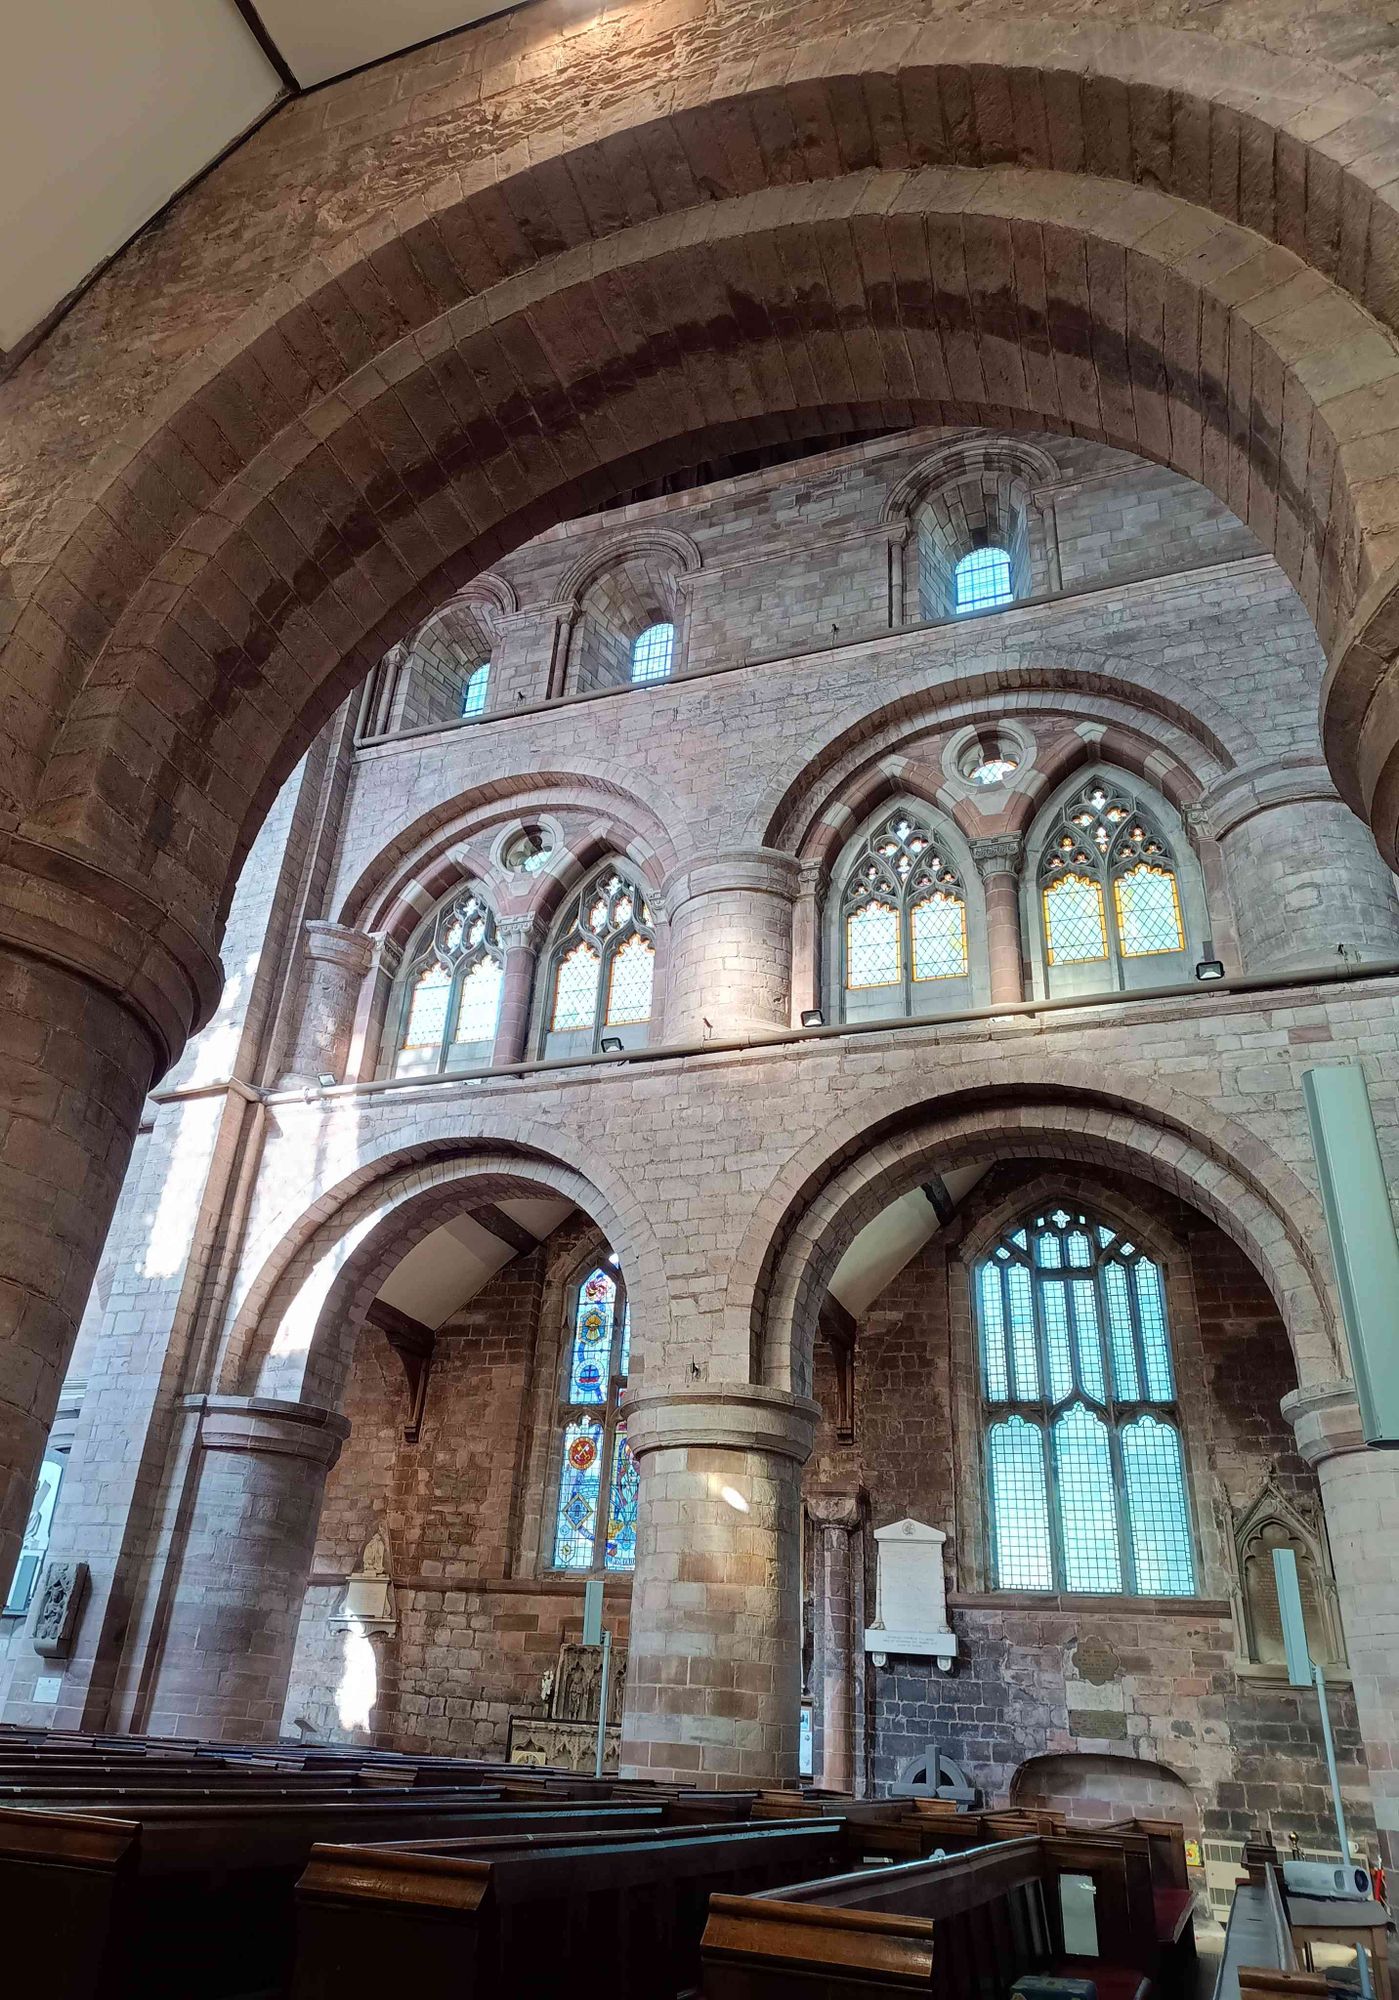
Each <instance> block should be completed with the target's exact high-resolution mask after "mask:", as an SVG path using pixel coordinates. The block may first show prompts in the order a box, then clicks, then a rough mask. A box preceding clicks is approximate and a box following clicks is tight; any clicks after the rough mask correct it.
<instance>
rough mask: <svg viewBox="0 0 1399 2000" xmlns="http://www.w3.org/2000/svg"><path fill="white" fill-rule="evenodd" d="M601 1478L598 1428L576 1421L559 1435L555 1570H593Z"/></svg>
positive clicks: (589, 1421) (600, 1432) (598, 1424)
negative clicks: (559, 1463)
mask: <svg viewBox="0 0 1399 2000" xmlns="http://www.w3.org/2000/svg"><path fill="white" fill-rule="evenodd" d="M601 1475H602V1425H601V1424H600V1423H595V1422H593V1421H592V1420H591V1419H590V1418H588V1417H580V1418H579V1419H578V1421H577V1422H576V1423H571V1424H569V1425H568V1426H567V1428H566V1429H565V1431H564V1434H563V1465H562V1466H561V1468H560V1471H559V1509H558V1514H557V1516H556V1517H555V1525H554V1564H555V1567H556V1568H558V1569H591V1568H592V1566H593V1541H594V1538H595V1536H596V1534H597V1503H598V1486H599V1482H600V1479H601Z"/></svg>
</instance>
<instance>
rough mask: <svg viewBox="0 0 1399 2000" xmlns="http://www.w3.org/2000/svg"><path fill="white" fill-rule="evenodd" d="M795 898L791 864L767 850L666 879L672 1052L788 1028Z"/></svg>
mask: <svg viewBox="0 0 1399 2000" xmlns="http://www.w3.org/2000/svg"><path fill="white" fill-rule="evenodd" d="M797 891H798V868H797V864H796V862H795V861H794V860H793V859H792V857H791V855H790V854H780V853H778V852H777V851H776V850H774V849H772V848H765V847H758V848H751V849H749V850H747V851H745V852H739V853H734V854H722V855H714V856H710V857H706V858H705V859H703V860H699V861H692V862H688V863H687V864H686V865H685V866H684V867H683V868H678V869H676V870H675V872H674V873H673V874H671V875H670V876H668V877H667V879H666V881H665V882H664V883H663V884H662V887H661V896H660V900H661V904H662V906H663V907H664V909H665V911H666V914H667V916H668V918H669V923H670V935H669V951H668V954H667V962H668V966H669V973H668V977H667V984H666V1010H665V1039H666V1040H667V1041H668V1042H690V1041H695V1042H698V1041H724V1040H726V1039H728V1038H730V1037H732V1036H736V1035H743V1034H747V1033H748V1032H749V1031H750V1030H753V1029H757V1030H759V1031H761V1030H763V1029H773V1028H785V1027H787V1026H788V1025H789V1024H790V1019H791V1005H792V905H793V903H794V902H795V900H796V897H797Z"/></svg>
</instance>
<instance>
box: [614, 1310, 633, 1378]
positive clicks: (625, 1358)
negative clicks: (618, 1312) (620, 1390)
mask: <svg viewBox="0 0 1399 2000" xmlns="http://www.w3.org/2000/svg"><path fill="white" fill-rule="evenodd" d="M617 1373H618V1374H619V1375H620V1376H621V1378H622V1380H623V1381H624V1382H625V1381H626V1379H627V1377H628V1375H630V1373H631V1300H630V1299H628V1300H627V1302H626V1304H625V1305H624V1306H623V1307H622V1350H621V1353H620V1355H619V1356H618V1360H617Z"/></svg>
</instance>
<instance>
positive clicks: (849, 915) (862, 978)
mask: <svg viewBox="0 0 1399 2000" xmlns="http://www.w3.org/2000/svg"><path fill="white" fill-rule="evenodd" d="M841 937H842V942H843V946H844V961H845V962H844V969H843V974H842V987H843V991H844V994H845V996H846V1012H847V1014H849V1013H850V1011H851V1000H850V996H851V995H857V994H863V993H867V992H871V991H873V990H874V989H886V990H887V994H888V1000H887V1004H886V1005H884V1006H882V1007H881V1008H880V1009H878V1010H877V1011H888V1012H899V1013H904V1014H911V1013H913V1012H914V1011H915V1010H914V1000H915V997H917V992H918V989H921V988H925V987H935V986H936V985H937V983H939V982H941V981H945V980H950V979H965V978H966V977H967V974H968V970H969V960H968V954H967V905H966V898H965V896H964V894H963V890H962V884H961V880H960V877H959V876H958V874H957V871H956V869H955V868H953V866H952V865H951V863H950V862H949V861H948V859H947V857H946V855H945V854H943V853H942V852H940V850H939V848H938V845H937V842H936V841H935V840H934V838H933V834H932V830H931V828H930V827H929V826H928V825H927V824H926V823H925V822H924V821H923V820H922V819H920V818H919V817H918V816H917V815H916V814H915V813H913V812H911V811H907V810H904V809H900V810H899V811H898V812H895V813H891V814H890V815H889V817H888V818H887V819H884V820H881V821H880V822H879V824H878V825H877V826H876V827H875V829H874V831H873V832H872V833H871V834H870V836H869V838H868V839H867V840H866V841H865V842H864V843H863V844H862V846H861V848H860V851H859V853H858V855H857V856H856V858H855V862H854V865H853V866H852V868H851V870H850V873H849V875H848V877H847V878H846V884H845V891H844V898H843V919H842V929H841ZM925 1004H927V1003H926V1002H925ZM933 1004H936V1002H935V998H934V999H933Z"/></svg>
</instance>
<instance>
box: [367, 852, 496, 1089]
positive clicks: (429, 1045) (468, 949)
mask: <svg viewBox="0 0 1399 2000" xmlns="http://www.w3.org/2000/svg"><path fill="white" fill-rule="evenodd" d="M504 968H505V954H504V952H503V950H502V948H501V945H500V941H499V938H498V937H497V935H496V922H495V917H494V916H493V914H492V912H491V910H490V908H489V906H488V905H487V904H486V903H485V902H484V901H483V899H482V898H481V897H480V896H479V895H478V894H477V893H476V891H475V890H474V889H470V888H467V889H461V890H459V891H458V892H457V894H456V895H455V896H453V897H451V898H450V899H449V900H448V901H447V902H446V903H444V904H443V906H442V908H441V909H440V910H439V911H438V912H437V914H436V916H435V917H434V918H433V920H432V922H431V924H430V925H429V926H428V929H427V932H426V936H425V938H424V939H423V940H422V941H421V942H420V945H419V948H418V949H417V951H416V952H414V953H412V954H410V956H409V959H408V962H407V964H406V966H405V968H404V972H403V974H402V979H401V987H402V1000H401V1003H400V1010H399V1017H398V1019H399V1030H398V1039H397V1043H396V1051H397V1052H396V1056H395V1060H394V1069H393V1073H394V1075H395V1076H424V1075H435V1074H439V1073H440V1072H442V1071H443V1070H449V1069H472V1068H476V1067H477V1066H479V1065H480V1064H483V1063H488V1062H489V1061H490V1059H491V1054H492V1050H493V1048H494V1045H495V1031H496V1019H497V1016H498V1015H499V1013H500V989H501V980H502V978H503V977H504Z"/></svg>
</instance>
